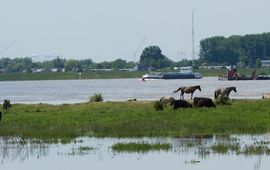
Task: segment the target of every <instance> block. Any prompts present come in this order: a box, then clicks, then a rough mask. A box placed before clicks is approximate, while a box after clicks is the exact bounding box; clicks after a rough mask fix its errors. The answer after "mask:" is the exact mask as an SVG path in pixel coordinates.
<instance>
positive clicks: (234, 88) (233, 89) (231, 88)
mask: <svg viewBox="0 0 270 170" xmlns="http://www.w3.org/2000/svg"><path fill="white" fill-rule="evenodd" d="M229 89H230V91H234V92H235V93H237V91H236V87H230V88H229Z"/></svg>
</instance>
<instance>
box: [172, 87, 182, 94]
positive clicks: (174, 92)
mask: <svg viewBox="0 0 270 170" xmlns="http://www.w3.org/2000/svg"><path fill="white" fill-rule="evenodd" d="M181 88H182V87H179V89H177V90H175V91H173V92H174V93H177V92H178V91H179V90H181Z"/></svg>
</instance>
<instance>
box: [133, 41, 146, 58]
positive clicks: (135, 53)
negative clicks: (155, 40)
mask: <svg viewBox="0 0 270 170" xmlns="http://www.w3.org/2000/svg"><path fill="white" fill-rule="evenodd" d="M145 40H146V38H145V37H143V39H142V40H141V42H140V43H139V45H138V47H137V49H136V51H135V52H134V63H136V57H137V52H138V51H139V50H140V48H141V46H142V44H143V43H144V41H145Z"/></svg>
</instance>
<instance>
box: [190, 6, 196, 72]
mask: <svg viewBox="0 0 270 170" xmlns="http://www.w3.org/2000/svg"><path fill="white" fill-rule="evenodd" d="M191 34H192V67H193V66H194V65H195V63H194V56H195V51H194V36H195V32H194V13H193V10H192V32H191Z"/></svg>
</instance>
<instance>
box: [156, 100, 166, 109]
mask: <svg viewBox="0 0 270 170" xmlns="http://www.w3.org/2000/svg"><path fill="white" fill-rule="evenodd" d="M154 108H155V110H156V111H159V110H164V107H163V104H162V102H160V101H155V103H154Z"/></svg>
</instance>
